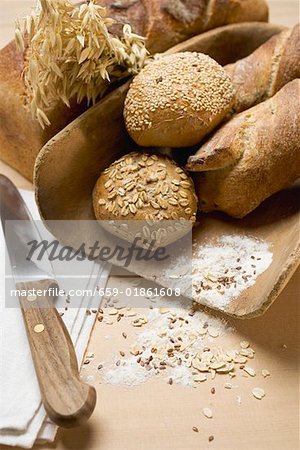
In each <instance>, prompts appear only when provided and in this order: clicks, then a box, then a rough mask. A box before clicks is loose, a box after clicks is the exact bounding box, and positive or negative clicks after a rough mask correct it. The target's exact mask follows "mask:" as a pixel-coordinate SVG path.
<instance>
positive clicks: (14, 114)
mask: <svg viewBox="0 0 300 450" xmlns="http://www.w3.org/2000/svg"><path fill="white" fill-rule="evenodd" d="M23 66H24V60H23V55H22V54H21V53H20V52H19V51H18V50H17V49H16V46H15V43H14V42H11V43H10V44H8V45H7V46H6V47H4V48H3V49H2V50H1V52H0V142H1V150H0V158H1V159H2V160H4V161H5V162H6V163H7V164H9V165H10V166H12V167H14V169H16V170H17V171H18V172H20V173H21V174H22V175H23V176H25V177H26V178H28V179H29V180H32V175H33V167H34V162H35V158H36V156H37V154H38V152H39V150H40V149H41V148H42V147H43V145H44V144H45V143H46V142H48V140H49V139H50V138H51V137H52V136H54V135H55V134H56V133H58V132H59V131H60V130H61V129H62V128H64V127H65V126H66V125H67V124H68V123H70V122H71V121H72V120H73V119H75V117H77V116H78V115H79V114H81V113H82V112H83V111H84V109H85V107H84V104H82V105H77V104H75V103H74V104H73V105H72V107H71V108H67V107H66V106H65V105H62V104H59V105H57V106H56V108H55V110H53V111H52V112H51V113H50V114H49V118H50V120H51V125H50V126H49V127H47V128H45V129H44V130H43V129H42V128H41V126H40V125H39V123H38V122H37V121H36V120H34V119H33V118H32V116H31V112H30V108H29V106H28V105H27V104H26V93H25V90H24V84H23V80H22V76H21V75H22V71H23Z"/></svg>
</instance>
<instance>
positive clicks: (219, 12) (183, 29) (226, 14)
mask: <svg viewBox="0 0 300 450" xmlns="http://www.w3.org/2000/svg"><path fill="white" fill-rule="evenodd" d="M104 3H105V4H106V6H107V8H108V13H109V15H110V16H112V17H115V18H117V19H118V20H120V21H121V22H122V23H129V24H131V25H132V28H133V30H136V31H137V32H139V33H140V34H142V35H143V36H145V37H146V39H147V41H146V43H147V47H148V49H149V50H150V51H151V53H157V52H163V51H165V50H167V49H168V48H170V47H171V46H173V45H175V44H177V43H178V42H182V41H184V40H186V39H188V38H189V37H191V36H194V35H195V34H198V33H202V32H204V31H207V30H211V29H213V28H216V27H219V26H222V25H227V24H231V23H240V22H252V21H256V22H266V21H267V20H268V15H269V11H268V5H267V3H266V1H265V0H105V2H104ZM158 36H159V38H158Z"/></svg>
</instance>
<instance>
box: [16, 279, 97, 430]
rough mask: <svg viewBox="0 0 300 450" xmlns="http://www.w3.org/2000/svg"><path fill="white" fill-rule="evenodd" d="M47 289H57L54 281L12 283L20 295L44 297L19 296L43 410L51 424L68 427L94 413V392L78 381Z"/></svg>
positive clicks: (66, 338)
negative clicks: (41, 293) (29, 293)
mask: <svg viewBox="0 0 300 450" xmlns="http://www.w3.org/2000/svg"><path fill="white" fill-rule="evenodd" d="M50 288H54V289H55V288H56V289H59V287H58V285H57V283H56V282H54V280H40V281H34V282H33V281H32V282H22V283H21V282H19V283H17V284H16V289H17V290H20V291H21V292H24V291H25V292H29V291H31V290H33V289H35V290H41V291H43V293H44V294H45V295H41V296H36V295H29V296H20V297H19V299H20V304H21V309H22V313H23V317H24V322H25V325H26V332H27V336H28V341H29V344H30V349H31V354H32V358H33V362H34V365H35V370H36V374H37V377H38V381H39V386H40V390H41V394H42V400H43V404H44V407H45V410H46V411H47V414H48V415H49V417H50V418H51V420H53V422H54V423H56V424H57V425H59V426H61V427H64V428H72V427H75V426H78V425H80V424H81V423H83V422H85V421H86V420H87V419H88V418H89V417H90V415H91V414H92V412H93V411H94V408H95V404H96V391H95V389H94V388H93V387H92V386H90V385H87V384H85V383H83V382H82V381H81V380H80V379H79V373H78V366H77V359H76V355H75V350H74V347H73V344H72V341H71V339H70V336H69V333H68V331H67V329H66V326H65V324H64V322H63V321H62V319H61V317H60V316H59V314H58V312H57V310H56V308H54V307H53V305H52V300H53V298H52V297H51V292H53V291H51V289H50ZM49 289H50V290H49Z"/></svg>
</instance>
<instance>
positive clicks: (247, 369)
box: [243, 366, 256, 377]
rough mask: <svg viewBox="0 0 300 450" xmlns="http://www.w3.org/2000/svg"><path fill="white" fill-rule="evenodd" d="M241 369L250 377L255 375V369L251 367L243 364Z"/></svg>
mask: <svg viewBox="0 0 300 450" xmlns="http://www.w3.org/2000/svg"><path fill="white" fill-rule="evenodd" d="M243 370H244V372H246V373H247V374H248V375H250V376H251V377H255V375H256V372H255V370H254V369H253V368H252V367H249V366H245V367H244V369H243Z"/></svg>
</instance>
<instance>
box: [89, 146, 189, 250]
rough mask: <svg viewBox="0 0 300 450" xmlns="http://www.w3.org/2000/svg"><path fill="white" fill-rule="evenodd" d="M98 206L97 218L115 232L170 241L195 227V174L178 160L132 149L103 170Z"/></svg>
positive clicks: (132, 237)
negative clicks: (183, 167) (192, 174)
mask: <svg viewBox="0 0 300 450" xmlns="http://www.w3.org/2000/svg"><path fill="white" fill-rule="evenodd" d="M93 206H94V212H95V216H96V218H97V219H98V220H99V221H100V224H101V225H102V226H103V227H104V228H106V229H108V231H110V232H111V233H113V234H116V235H118V236H121V237H124V238H125V239H126V240H129V241H134V240H135V238H136V237H140V238H141V239H142V240H144V239H145V240H146V241H148V242H150V240H151V239H154V240H158V243H159V244H163V245H167V244H170V243H171V242H174V241H176V240H177V239H179V238H180V237H182V236H183V235H185V234H186V233H187V232H188V231H189V230H190V229H191V227H190V223H189V222H192V223H194V222H195V220H196V212H197V197H196V194H195V190H194V185H193V182H192V180H191V178H190V177H189V176H188V175H187V174H186V173H185V172H184V170H183V169H181V168H180V167H179V166H178V165H177V164H176V163H175V162H174V161H173V160H171V159H169V158H168V157H166V156H164V155H160V154H157V155H156V154H149V153H145V152H132V153H129V154H127V155H125V156H123V157H122V158H120V159H119V160H117V161H115V162H114V163H112V164H111V165H110V166H109V167H108V168H107V169H105V170H104V171H103V172H102V173H101V175H100V177H99V179H98V181H97V183H96V185H95V188H94V190H93ZM170 221H174V222H173V223H174V224H173V225H172V222H170ZM132 222H134V223H132ZM167 228H168V229H167ZM159 230H160V231H159ZM157 233H159V234H160V235H161V236H158V235H157Z"/></svg>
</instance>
